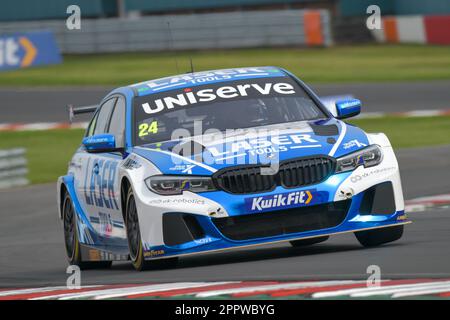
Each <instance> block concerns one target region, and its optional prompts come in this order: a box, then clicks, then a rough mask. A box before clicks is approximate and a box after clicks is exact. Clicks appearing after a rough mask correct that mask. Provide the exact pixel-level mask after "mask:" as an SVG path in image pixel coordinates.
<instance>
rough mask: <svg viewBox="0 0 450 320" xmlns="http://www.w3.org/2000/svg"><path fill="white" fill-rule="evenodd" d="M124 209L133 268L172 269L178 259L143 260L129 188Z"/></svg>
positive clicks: (137, 219) (136, 217) (135, 210)
mask: <svg viewBox="0 0 450 320" xmlns="http://www.w3.org/2000/svg"><path fill="white" fill-rule="evenodd" d="M125 208H126V212H125V214H126V227H127V237H128V247H129V250H130V259H131V262H132V264H133V267H134V268H135V269H136V270H138V271H144V270H148V269H156V268H167V267H174V266H175V265H176V263H177V260H178V258H167V259H158V260H150V261H146V260H145V259H144V250H143V247H142V239H141V231H140V228H139V218H138V213H137V208H136V201H135V199H134V194H133V190H132V189H131V188H129V190H128V195H127V201H126V207H125Z"/></svg>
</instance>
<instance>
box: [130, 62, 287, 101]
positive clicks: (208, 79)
mask: <svg viewBox="0 0 450 320" xmlns="http://www.w3.org/2000/svg"><path fill="white" fill-rule="evenodd" d="M286 75H287V73H286V72H285V71H284V70H283V69H281V68H279V67H273V66H263V67H243V68H232V69H218V70H206V71H201V72H193V73H184V74H179V75H174V76H170V77H164V78H160V79H154V80H148V81H144V82H139V83H135V84H132V85H129V86H128V88H131V89H132V90H133V91H134V93H135V96H146V95H149V94H153V93H160V92H164V91H168V90H173V89H180V88H186V87H194V86H199V85H204V84H210V83H218V82H228V81H233V80H242V79H257V78H269V77H284V76H286Z"/></svg>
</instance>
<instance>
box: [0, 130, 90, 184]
mask: <svg viewBox="0 0 450 320" xmlns="http://www.w3.org/2000/svg"><path fill="white" fill-rule="evenodd" d="M83 133H84V130H80V129H73V130H48V131H23V132H0V149H8V148H15V147H24V148H26V150H27V159H28V168H29V176H28V178H29V179H30V181H31V183H43V182H56V179H57V178H58V176H60V175H62V174H64V173H65V172H66V171H67V165H68V163H69V160H70V158H71V156H72V155H73V153H74V151H75V150H76V148H77V147H78V146H79V145H80V142H81V138H82V137H83Z"/></svg>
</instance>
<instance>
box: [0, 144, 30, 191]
mask: <svg viewBox="0 0 450 320" xmlns="http://www.w3.org/2000/svg"><path fill="white" fill-rule="evenodd" d="M25 153H26V150H25V149H23V148H16V149H8V150H0V189H3V188H10V187H16V186H24V185H27V184H28V183H29V181H28V179H27V174H28V168H27V159H26V157H25Z"/></svg>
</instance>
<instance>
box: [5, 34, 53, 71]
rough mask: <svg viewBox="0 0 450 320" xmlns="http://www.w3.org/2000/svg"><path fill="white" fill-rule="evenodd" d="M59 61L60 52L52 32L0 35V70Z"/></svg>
mask: <svg viewBox="0 0 450 320" xmlns="http://www.w3.org/2000/svg"><path fill="white" fill-rule="evenodd" d="M61 62H62V58H61V54H60V52H59V49H58V46H57V44H56V41H55V38H54V36H53V33H52V32H49V31H38V32H26V33H19V34H13V35H7V36H0V71H4V70H12V69H20V68H27V67H32V66H37V65H45V64H57V63H61Z"/></svg>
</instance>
